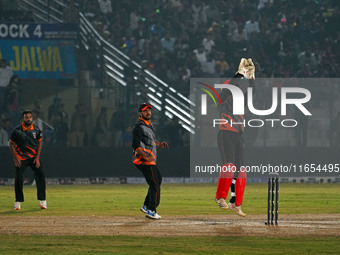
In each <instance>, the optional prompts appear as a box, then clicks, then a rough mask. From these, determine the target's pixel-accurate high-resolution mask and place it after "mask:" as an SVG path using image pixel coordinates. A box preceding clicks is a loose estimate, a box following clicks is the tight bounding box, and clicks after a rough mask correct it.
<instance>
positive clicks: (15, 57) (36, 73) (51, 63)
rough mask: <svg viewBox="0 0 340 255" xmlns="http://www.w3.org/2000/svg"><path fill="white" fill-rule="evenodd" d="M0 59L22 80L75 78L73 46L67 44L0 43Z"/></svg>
mask: <svg viewBox="0 0 340 255" xmlns="http://www.w3.org/2000/svg"><path fill="white" fill-rule="evenodd" d="M0 58H5V59H6V60H7V62H8V65H9V66H10V67H11V68H12V70H13V72H14V73H15V74H17V75H18V76H19V77H20V78H23V79H73V78H76V76H77V66H76V58H75V51H74V43H73V42H70V41H46V40H41V41H34V40H33V41H24V40H22V41H20V40H12V41H11V40H2V41H0Z"/></svg>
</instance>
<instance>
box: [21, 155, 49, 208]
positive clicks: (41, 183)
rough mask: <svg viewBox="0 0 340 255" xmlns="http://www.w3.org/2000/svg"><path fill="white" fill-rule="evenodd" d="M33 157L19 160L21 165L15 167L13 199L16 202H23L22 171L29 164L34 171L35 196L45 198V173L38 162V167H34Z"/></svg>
mask: <svg viewBox="0 0 340 255" xmlns="http://www.w3.org/2000/svg"><path fill="white" fill-rule="evenodd" d="M33 161H34V159H27V160H22V161H21V167H16V168H15V183H14V188H15V201H16V202H24V193H23V191H22V189H23V185H24V178H23V177H24V171H25V169H26V168H27V167H28V166H30V167H31V168H32V170H33V172H34V179H35V182H36V185H37V197H38V200H46V182H45V175H44V172H43V170H42V165H41V163H40V167H39V168H36V166H35V163H33Z"/></svg>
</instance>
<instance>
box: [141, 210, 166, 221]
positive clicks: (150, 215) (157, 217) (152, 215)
mask: <svg viewBox="0 0 340 255" xmlns="http://www.w3.org/2000/svg"><path fill="white" fill-rule="evenodd" d="M145 217H146V218H149V219H153V220H160V219H161V218H162V217H161V216H160V215H158V213H156V211H151V210H148V211H147V212H146V215H145Z"/></svg>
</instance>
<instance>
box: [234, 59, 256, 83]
mask: <svg viewBox="0 0 340 255" xmlns="http://www.w3.org/2000/svg"><path fill="white" fill-rule="evenodd" d="M237 72H238V73H239V74H242V75H243V77H244V78H246V79H255V65H254V63H253V61H252V60H251V58H248V59H245V58H242V59H241V62H240V65H239V66H238V71H237Z"/></svg>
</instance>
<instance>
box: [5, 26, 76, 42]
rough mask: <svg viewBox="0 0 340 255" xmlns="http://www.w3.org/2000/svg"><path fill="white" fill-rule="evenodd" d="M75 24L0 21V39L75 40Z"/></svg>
mask: <svg viewBox="0 0 340 255" xmlns="http://www.w3.org/2000/svg"><path fill="white" fill-rule="evenodd" d="M77 35H78V25H77V24H34V23H1V24H0V40H35V41H36V40H63V41H65V40H71V41H75V40H77Z"/></svg>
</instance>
